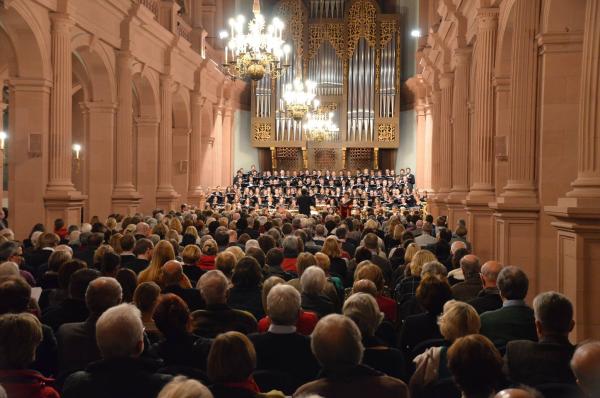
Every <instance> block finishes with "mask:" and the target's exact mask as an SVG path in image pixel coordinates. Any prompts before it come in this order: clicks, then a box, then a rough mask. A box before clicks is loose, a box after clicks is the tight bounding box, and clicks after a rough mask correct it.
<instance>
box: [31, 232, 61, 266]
mask: <svg viewBox="0 0 600 398" xmlns="http://www.w3.org/2000/svg"><path fill="white" fill-rule="evenodd" d="M59 243H60V238H59V237H58V235H56V234H54V233H52V232H43V233H42V234H41V235H40V236H39V237H38V239H37V246H36V248H35V249H33V250H32V251H30V252H27V253H25V263H26V264H27V266H28V267H29V268H30V269H31V270H32V271H33V273H34V274H36V273H37V270H38V268H39V267H40V266H41V265H42V264H45V263H47V262H48V258H50V255H51V254H52V253H53V252H54V248H55V247H56V246H58V244H59Z"/></svg>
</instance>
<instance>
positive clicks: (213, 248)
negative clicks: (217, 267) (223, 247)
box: [202, 239, 218, 256]
mask: <svg viewBox="0 0 600 398" xmlns="http://www.w3.org/2000/svg"><path fill="white" fill-rule="evenodd" d="M217 250H218V246H217V242H216V241H215V240H214V239H207V240H206V241H205V242H204V244H203V245H202V254H206V255H208V256H216V255H217Z"/></svg>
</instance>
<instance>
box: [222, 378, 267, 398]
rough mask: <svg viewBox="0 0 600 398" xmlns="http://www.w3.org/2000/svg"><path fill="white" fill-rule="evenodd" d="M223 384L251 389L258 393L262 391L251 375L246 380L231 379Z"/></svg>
mask: <svg viewBox="0 0 600 398" xmlns="http://www.w3.org/2000/svg"><path fill="white" fill-rule="evenodd" d="M223 385H224V386H225V387H231V388H242V389H244V390H250V391H252V392H254V393H256V394H258V393H260V389H259V388H258V385H257V384H256V382H255V381H254V378H253V377H252V376H250V377H249V378H247V379H246V380H244V381H230V382H226V383H223Z"/></svg>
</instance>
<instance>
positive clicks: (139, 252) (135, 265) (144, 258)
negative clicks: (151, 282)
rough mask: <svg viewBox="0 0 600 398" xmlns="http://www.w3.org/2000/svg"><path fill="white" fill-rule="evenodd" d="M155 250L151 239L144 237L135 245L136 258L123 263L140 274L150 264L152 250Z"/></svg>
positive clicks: (125, 266)
mask: <svg viewBox="0 0 600 398" xmlns="http://www.w3.org/2000/svg"><path fill="white" fill-rule="evenodd" d="M153 250H154V244H153V243H152V241H151V240H150V239H146V238H142V239H138V240H137V241H136V242H135V246H134V247H133V254H134V255H135V259H134V260H132V261H128V262H127V263H126V264H122V266H123V267H124V268H129V269H130V270H132V271H133V272H135V273H136V274H139V273H140V272H142V271H143V270H145V269H146V268H148V265H149V264H150V259H151V258H152V251H153Z"/></svg>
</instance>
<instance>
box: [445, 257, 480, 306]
mask: <svg viewBox="0 0 600 398" xmlns="http://www.w3.org/2000/svg"><path fill="white" fill-rule="evenodd" d="M460 269H461V270H462V272H463V275H464V278H465V280H464V281H462V282H459V283H457V284H455V285H454V286H452V295H453V296H454V299H455V300H458V301H464V302H469V301H471V300H472V299H474V298H475V297H477V295H478V294H479V292H480V291H481V289H482V287H483V286H482V282H481V278H480V276H479V272H480V271H481V265H480V264H479V258H478V257H477V256H475V255H473V254H468V255H466V256H464V257H463V258H462V259H461V260H460Z"/></svg>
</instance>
